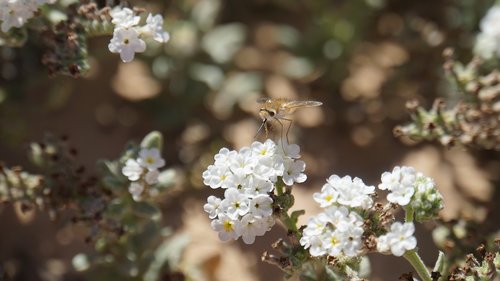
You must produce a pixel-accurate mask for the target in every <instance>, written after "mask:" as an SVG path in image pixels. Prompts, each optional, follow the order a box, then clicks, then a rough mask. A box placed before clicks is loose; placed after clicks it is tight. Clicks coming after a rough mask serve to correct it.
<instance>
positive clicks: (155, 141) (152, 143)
mask: <svg viewBox="0 0 500 281" xmlns="http://www.w3.org/2000/svg"><path fill="white" fill-rule="evenodd" d="M141 147H142V148H157V149H158V150H159V151H161V150H162V148H163V135H162V134H161V133H160V132H158V131H152V132H151V133H149V134H147V135H146V136H145V137H144V139H143V140H142V142H141Z"/></svg>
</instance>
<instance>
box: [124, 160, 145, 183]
mask: <svg viewBox="0 0 500 281" xmlns="http://www.w3.org/2000/svg"><path fill="white" fill-rule="evenodd" d="M143 172H144V169H143V168H142V167H141V165H139V163H137V161H136V160H134V159H128V160H127V162H126V163H125V166H124V167H123V168H122V174H123V175H124V176H126V177H127V178H128V179H129V181H136V180H138V179H139V178H140V177H141V175H142V173H143Z"/></svg>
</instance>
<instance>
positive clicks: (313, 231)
mask: <svg viewBox="0 0 500 281" xmlns="http://www.w3.org/2000/svg"><path fill="white" fill-rule="evenodd" d="M328 222H329V218H328V217H327V215H326V214H324V213H320V214H318V215H317V216H314V217H311V218H309V221H308V222H307V226H306V227H305V228H304V231H303V232H304V235H305V236H317V235H321V234H323V233H325V232H326V230H327V228H326V224H327V223H328Z"/></svg>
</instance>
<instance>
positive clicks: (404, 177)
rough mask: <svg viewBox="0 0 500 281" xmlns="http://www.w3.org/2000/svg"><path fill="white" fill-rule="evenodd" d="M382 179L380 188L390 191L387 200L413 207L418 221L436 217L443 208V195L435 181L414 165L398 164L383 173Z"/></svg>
mask: <svg viewBox="0 0 500 281" xmlns="http://www.w3.org/2000/svg"><path fill="white" fill-rule="evenodd" d="M381 180H382V183H381V184H379V186H378V188H379V189H381V190H389V191H390V193H389V194H388V195H387V200H388V201H389V202H392V203H397V204H399V205H401V206H403V207H405V206H409V207H411V208H412V210H413V211H414V212H415V215H416V219H417V221H423V220H428V219H431V218H434V217H435V216H436V215H437V213H438V212H439V210H441V209H442V208H443V197H442V195H441V194H440V193H439V192H438V190H437V189H436V185H435V183H434V181H433V180H432V179H431V178H429V177H426V176H424V175H423V174H422V173H419V172H416V171H415V169H413V168H412V167H405V166H403V167H399V166H396V167H394V169H393V170H392V172H385V173H383V174H382V177H381Z"/></svg>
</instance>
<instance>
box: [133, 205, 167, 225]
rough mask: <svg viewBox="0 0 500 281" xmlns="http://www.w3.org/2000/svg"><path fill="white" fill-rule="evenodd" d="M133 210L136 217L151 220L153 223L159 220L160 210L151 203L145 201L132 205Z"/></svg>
mask: <svg viewBox="0 0 500 281" xmlns="http://www.w3.org/2000/svg"><path fill="white" fill-rule="evenodd" d="M133 210H134V213H135V214H136V215H138V216H142V217H147V218H151V219H152V220H155V221H158V220H160V218H161V211H160V209H159V208H158V207H157V206H155V205H153V204H152V203H149V202H146V201H140V202H136V203H135V204H134V205H133Z"/></svg>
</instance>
